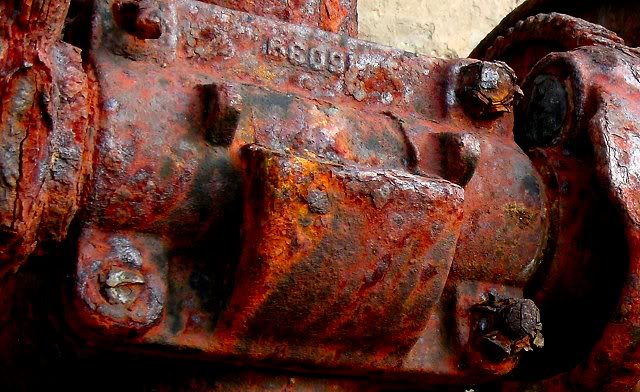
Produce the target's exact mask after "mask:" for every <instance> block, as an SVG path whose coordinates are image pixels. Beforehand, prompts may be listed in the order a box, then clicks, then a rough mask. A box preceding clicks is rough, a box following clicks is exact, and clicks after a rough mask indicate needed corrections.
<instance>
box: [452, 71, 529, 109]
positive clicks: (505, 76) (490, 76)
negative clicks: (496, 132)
mask: <svg viewBox="0 0 640 392" xmlns="http://www.w3.org/2000/svg"><path fill="white" fill-rule="evenodd" d="M456 94H457V95H458V98H459V99H460V101H461V102H462V104H463V105H464V108H465V110H467V112H469V114H471V115H472V116H474V117H477V118H482V117H490V116H492V115H499V114H501V113H508V112H511V111H512V108H513V106H514V105H515V104H516V103H517V101H518V100H520V98H522V96H523V94H522V90H521V89H520V87H519V86H518V84H517V77H516V74H515V72H513V70H512V69H511V68H510V67H509V66H508V65H507V64H505V63H503V62H500V61H496V62H489V61H478V62H475V63H471V64H468V65H465V66H463V67H462V68H461V69H460V75H459V78H458V88H457V89H456Z"/></svg>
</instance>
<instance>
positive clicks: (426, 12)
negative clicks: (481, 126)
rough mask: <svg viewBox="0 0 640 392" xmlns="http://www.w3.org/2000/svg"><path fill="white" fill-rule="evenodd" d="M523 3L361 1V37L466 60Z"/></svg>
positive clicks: (484, 0) (486, 0)
mask: <svg viewBox="0 0 640 392" xmlns="http://www.w3.org/2000/svg"><path fill="white" fill-rule="evenodd" d="M523 2H524V0H359V1H358V13H359V20H360V38H362V39H365V40H369V41H374V42H379V43H382V44H385V45H390V46H394V47H397V48H401V49H404V50H408V51H410V52H417V53H421V54H425V55H429V56H437V57H466V56H467V55H468V54H469V52H471V50H472V49H473V48H474V47H475V46H476V45H477V44H478V43H479V42H480V40H481V39H482V38H484V36H485V35H487V33H489V32H490V31H491V30H492V29H493V27H494V26H496V25H497V24H498V22H500V20H502V18H504V17H505V16H506V15H507V14H508V13H509V12H511V10H513V9H514V8H515V7H517V6H518V5H520V4H522V3H523Z"/></svg>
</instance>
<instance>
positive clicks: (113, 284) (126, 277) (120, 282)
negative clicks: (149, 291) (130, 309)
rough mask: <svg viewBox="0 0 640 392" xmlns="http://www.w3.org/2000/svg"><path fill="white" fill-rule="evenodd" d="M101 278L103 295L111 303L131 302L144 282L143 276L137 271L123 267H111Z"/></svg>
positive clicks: (138, 293) (136, 296) (128, 303)
mask: <svg viewBox="0 0 640 392" xmlns="http://www.w3.org/2000/svg"><path fill="white" fill-rule="evenodd" d="M101 280H102V281H101V284H102V292H103V295H104V296H105V299H106V300H107V301H109V303H110V304H112V305H117V304H123V305H130V304H132V303H133V302H134V301H135V300H136V299H137V298H138V296H139V295H140V291H142V285H143V284H144V283H145V280H144V277H143V276H142V274H140V273H139V272H138V271H132V270H127V269H123V268H112V269H111V270H109V272H108V273H107V275H106V276H104V277H103V279H101Z"/></svg>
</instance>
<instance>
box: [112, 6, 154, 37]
mask: <svg viewBox="0 0 640 392" xmlns="http://www.w3.org/2000/svg"><path fill="white" fill-rule="evenodd" d="M113 18H114V20H115V22H116V24H117V25H118V26H119V27H120V28H121V29H123V30H124V31H126V32H127V33H129V34H131V35H133V36H135V37H136V38H139V39H158V38H160V36H161V35H162V15H161V12H160V9H159V7H158V5H157V1H153V0H119V1H116V2H115V3H114V5H113Z"/></svg>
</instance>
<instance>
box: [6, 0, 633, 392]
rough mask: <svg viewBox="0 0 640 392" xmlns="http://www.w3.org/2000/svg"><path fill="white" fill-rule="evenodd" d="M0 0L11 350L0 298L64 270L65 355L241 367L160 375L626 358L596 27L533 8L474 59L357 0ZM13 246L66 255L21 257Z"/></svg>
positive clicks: (602, 369)
mask: <svg viewBox="0 0 640 392" xmlns="http://www.w3.org/2000/svg"><path fill="white" fill-rule="evenodd" d="M36 3H37V7H35V8H34V7H33V5H35V4H36ZM16 4H17V3H11V4H8V3H7V4H4V3H3V4H0V15H2V16H3V17H5V18H6V20H7V22H2V23H3V24H4V25H5V29H4V30H2V35H0V39H2V41H0V52H1V53H2V54H3V55H4V56H3V57H2V59H3V60H2V62H0V72H2V73H1V74H0V76H1V77H2V78H1V79H0V81H1V83H2V84H0V88H1V90H0V92H1V93H2V101H1V106H0V114H1V115H2V117H1V118H2V128H1V129H2V132H1V133H0V154H1V155H0V158H1V159H2V161H1V162H0V169H1V170H2V171H1V172H2V175H3V177H2V179H3V181H2V182H0V190H1V191H2V192H1V193H0V195H2V197H0V225H2V226H0V227H1V232H2V233H3V234H4V236H3V240H2V242H0V245H1V246H2V249H1V250H2V253H1V254H0V263H2V264H0V277H1V278H0V290H1V292H2V293H3V295H6V296H7V297H8V298H12V300H11V301H9V302H8V303H7V304H0V343H5V342H6V343H7V345H8V347H11V350H12V351H13V350H16V351H17V350H18V348H16V347H19V344H18V343H16V342H19V341H21V340H20V339H14V337H15V336H16V335H17V334H18V335H19V329H20V328H18V327H10V325H11V322H10V321H9V320H11V319H12V317H15V319H16V323H19V324H16V325H23V323H24V324H25V325H26V324H28V323H27V322H26V321H28V320H29V318H30V317H33V316H32V315H36V314H37V315H40V314H41V313H40V312H43V310H42V309H48V307H47V305H46V300H44V299H40V301H34V303H33V309H31V308H30V307H28V309H29V310H28V311H24V310H23V309H22V308H21V307H20V306H14V305H13V304H12V301H17V302H20V301H23V302H24V298H23V297H21V294H20V290H23V289H24V290H27V291H28V292H29V293H32V292H36V291H37V290H36V287H39V286H38V285H43V286H46V287H50V286H52V287H55V282H58V283H59V284H58V285H59V286H62V287H63V289H62V290H59V291H62V295H60V292H58V293H57V294H56V295H58V296H59V297H55V298H58V300H57V303H58V304H60V303H62V304H63V305H64V309H61V308H62V306H58V307H57V308H55V311H48V310H45V311H44V312H49V313H47V314H46V316H43V317H41V319H47V320H54V321H53V323H54V324H55V330H56V336H58V335H62V336H64V339H65V343H64V344H62V343H60V347H64V348H65V349H64V350H63V349H62V348H60V347H57V351H56V352H59V353H64V354H59V355H60V356H63V357H64V356H71V357H73V358H78V360H77V361H76V362H74V361H71V362H70V363H73V364H74V366H77V364H78V363H79V362H82V361H83V360H84V358H85V357H87V356H88V357H91V355H92V354H88V353H93V355H94V356H93V358H92V360H93V361H96V362H95V363H100V360H101V359H100V358H105V357H103V356H104V355H106V354H105V353H109V354H108V356H109V358H118V360H119V361H123V359H122V358H120V357H119V356H118V353H120V352H124V353H144V354H151V357H152V358H155V357H157V355H158V354H161V355H162V356H163V357H167V358H173V361H176V360H179V359H187V358H188V359H189V360H204V361H203V363H201V364H199V365H198V368H199V369H201V368H202V369H205V373H206V372H207V371H206V369H210V367H211V366H214V365H211V362H215V366H220V364H224V366H231V367H237V366H240V367H243V368H245V369H244V370H242V371H241V372H239V373H237V372H236V371H233V372H230V373H228V374H235V375H236V376H233V377H235V378H234V379H231V378H230V377H231V376H229V375H228V374H227V375H226V376H224V375H221V374H219V373H220V372H221V371H219V370H216V372H215V374H213V373H212V374H211V375H210V377H209V378H208V379H207V380H208V381H202V380H201V379H199V378H198V377H197V376H195V375H193V374H188V373H185V374H181V377H183V378H184V379H187V380H190V385H191V386H192V389H198V388H200V389H207V388H209V386H210V383H209V381H211V377H213V378H214V379H216V380H220V384H218V385H219V386H220V388H223V389H224V388H227V389H230V390H234V388H235V390H264V389H267V388H269V386H268V385H267V384H269V385H270V388H272V389H273V390H287V391H288V390H294V389H296V390H310V389H312V388H320V389H323V388H324V390H376V388H379V389H384V388H386V387H387V386H388V387H393V388H403V387H407V388H415V387H420V388H422V387H426V386H429V387H433V388H436V390H442V388H445V387H446V386H456V388H458V389H459V387H460V385H464V386H465V387H467V386H469V387H472V386H473V385H476V384H481V383H489V382H498V381H499V380H500V379H501V378H502V377H503V376H505V375H507V374H509V373H511V372H513V371H514V369H515V368H516V366H518V365H519V364H520V367H519V369H518V370H516V372H517V373H516V374H520V375H522V374H524V375H525V376H527V377H529V379H532V378H533V379H537V380H544V379H546V380H548V381H545V382H546V383H547V384H545V385H547V386H546V388H548V390H556V389H554V388H557V385H559V384H563V385H569V384H571V383H572V384H573V385H577V386H580V387H583V388H590V389H597V388H609V390H619V389H620V388H623V387H629V386H630V385H632V384H633V383H634V382H635V381H636V380H637V378H638V375H637V373H636V371H635V367H636V366H637V365H636V363H637V362H638V361H637V358H636V356H637V354H636V352H635V345H636V344H635V343H636V340H637V336H636V335H637V328H638V325H637V324H638V320H637V319H638V317H637V315H636V313H637V310H638V309H640V304H636V300H637V298H636V297H638V293H637V288H636V286H637V285H636V284H635V280H637V274H638V271H636V269H637V268H636V267H637V266H636V265H635V264H636V260H635V258H636V255H635V253H636V252H637V251H636V250H635V248H636V247H637V245H635V244H636V240H635V239H636V238H640V234H638V233H636V231H637V230H636V228H635V225H636V223H637V221H640V217H639V218H638V219H636V217H635V215H636V212H635V209H637V205H636V204H639V203H638V202H636V201H635V199H634V197H635V196H634V192H635V189H636V188H637V184H636V180H637V179H636V173H635V169H634V165H636V164H637V162H635V155H634V154H635V153H636V150H637V148H636V147H637V146H636V145H635V144H634V143H636V142H637V141H636V140H635V137H636V136H635V133H634V132H635V127H636V117H637V116H635V114H636V113H635V111H634V110H635V109H634V106H633V102H635V101H634V100H636V99H638V98H639V97H637V95H638V92H637V91H636V89H637V87H638V85H640V76H638V73H637V72H636V71H634V70H636V67H637V63H638V60H637V57H638V54H637V51H635V50H633V49H630V48H628V47H626V46H624V42H623V41H622V39H621V38H618V36H616V35H615V34H614V33H612V32H610V31H608V30H606V29H604V28H603V27H599V26H597V25H593V24H591V23H588V22H586V21H583V20H580V19H577V18H574V17H568V16H564V15H560V14H553V15H550V16H539V17H532V18H529V19H527V20H526V21H524V22H522V23H520V24H518V25H516V26H515V27H514V28H512V29H509V31H508V32H507V33H505V34H502V38H501V39H498V40H496V42H495V43H494V44H493V45H491V46H490V49H487V50H486V53H485V55H484V57H483V58H485V60H484V61H477V60H469V59H452V60H447V59H434V58H427V57H422V56H417V55H414V54H410V53H406V52H403V51H400V50H394V49H390V48H387V47H384V46H380V45H376V44H372V43H367V42H364V41H359V40H357V39H355V38H353V37H354V36H355V33H356V30H357V4H356V1H352V0H296V1H287V2H281V1H265V2H256V1H246V2H240V1H195V0H96V1H93V2H88V1H84V0H82V1H80V0H79V1H74V2H73V4H72V5H73V7H71V8H70V7H69V6H70V4H69V3H68V2H47V1H35V0H34V1H33V2H31V1H28V2H25V3H24V4H23V5H16ZM74 13H75V14H74ZM74 15H75V17H74ZM65 16H66V17H67V20H66V22H65ZM80 17H86V18H89V17H91V21H92V22H91V24H89V23H86V24H82V23H80V22H78V20H77V18H80ZM65 26H66V27H65ZM558 26H559V27H561V28H559V27H558ZM63 27H65V29H64V34H63ZM556 30H560V31H559V32H557V31H556ZM83 33H84V34H86V37H80V36H79V35H81V34H83ZM547 33H548V34H547ZM59 37H63V38H64V40H65V41H64V42H63V41H62V40H59ZM543 38H544V39H546V40H547V41H549V42H546V41H545V42H546V43H544V44H540V45H538V46H535V45H533V46H532V50H531V52H528V53H526V54H524V55H522V56H519V55H517V54H515V52H514V48H521V47H522V46H521V45H522V44H523V43H527V42H539V41H540V40H541V39H543ZM543 41H544V40H543ZM67 42H69V43H67ZM72 43H73V45H78V46H80V47H81V49H82V50H80V49H79V48H78V47H76V46H73V45H72ZM554 45H555V46H554ZM583 45H589V46H590V47H589V48H582V49H577V50H574V51H571V52H566V51H567V50H571V49H575V48H577V47H580V46H583ZM554 50H562V51H564V52H566V53H562V54H551V55H549V56H547V55H548V54H549V53H550V52H553V51H554ZM478 53H481V49H478ZM545 56H546V57H545ZM540 59H542V60H540ZM493 60H500V62H493ZM539 60H540V62H538V61H539ZM501 61H505V63H503V62H501ZM536 63H538V65H537V66H536V67H535V68H534V65H535V64H536ZM507 64H509V65H510V66H512V67H513V69H515V72H514V71H513V70H512V68H510V67H509V65H507ZM532 69H533V71H532ZM516 75H517V76H518V77H520V78H519V79H518V77H516ZM527 75H528V76H527ZM525 77H526V78H525ZM523 79H524V82H523ZM518 82H519V83H520V84H521V86H522V88H521V86H519V85H518V84H517V83H518ZM523 91H524V95H525V97H524V99H522V102H521V103H519V104H518V102H519V101H520V99H521V98H522V92H523ZM516 105H517V106H516ZM514 106H515V107H514ZM514 111H515V113H513V112H514ZM638 181H640V180H638ZM608 246H611V247H612V248H611V249H609V248H607V247H608ZM30 255H31V258H32V260H36V261H42V260H47V261H48V263H46V264H44V265H46V266H47V268H48V269H47V271H49V273H50V271H55V270H56V267H57V266H58V265H59V266H60V267H59V268H60V272H58V273H56V274H51V273H50V274H51V276H52V278H51V282H47V281H46V280H39V279H37V278H34V277H33V276H32V275H30V271H29V269H28V267H29V266H31V265H32V264H30V263H27V265H26V267H27V268H23V269H18V267H19V266H21V265H22V264H23V263H24V261H25V260H26V259H27V257H29V256H30ZM607 257H611V259H612V261H615V263H613V262H612V264H611V265H608V264H607V263H603V260H605V259H606V258H607ZM36 261H34V262H33V263H35V262H36ZM56 261H57V262H58V263H56ZM36 265H37V264H36ZM627 267H628V268H627ZM34 268H35V267H34ZM40 268H43V267H40ZM16 270H17V271H18V272H17V275H13V274H12V272H13V271H16ZM60 282H63V283H64V284H62V283H60ZM576 282H579V283H576ZM603 282H604V283H603ZM17 302H16V303H17ZM21 303H22V302H21ZM616 303H618V305H617V312H616V314H614V315H611V314H610V311H611V309H613V308H614V307H615V304H616ZM590 318H594V319H595V320H596V321H595V322H592V320H590ZM576 330H577V331H579V332H576ZM5 331H6V332H5ZM27 331H29V332H30V331H31V329H30V328H25V333H27ZM543 334H544V338H543ZM51 335H54V334H53V333H52V334H51ZM36 340H37V339H36ZM45 340H46V338H45ZM25 341H26V342H31V340H30V339H26V340H25ZM35 345H36V344H35V343H34V344H33V346H35ZM543 346H544V348H542V347H543ZM531 350H534V353H533V354H527V355H525V356H523V354H524V353H525V352H528V351H531ZM0 359H1V360H2V361H3V362H2V363H4V362H7V363H8V362H10V360H11V358H6V359H5V357H3V356H0ZM521 359H523V361H521ZM129 360H131V359H127V361H129ZM132 361H133V362H132V363H136V364H137V365H136V366H133V367H132V368H133V369H134V371H133V372H131V373H132V374H129V373H127V376H126V378H127V379H131V380H133V379H136V378H137V379H140V378H144V377H145V376H143V375H142V374H143V373H140V374H135V373H137V372H138V368H140V369H142V368H144V366H143V365H140V364H139V363H138V362H136V361H135V359H134V360H132ZM16 363H19V361H17V362H16ZM90 363H94V362H90ZM127 363H129V362H127ZM173 363H175V362H173ZM531 364H533V365H531ZM11 366H13V365H11ZM11 366H10V365H7V366H6V369H10V368H11ZM15 366H19V365H15ZM145 366H150V365H145ZM159 366H160V365H159ZM162 366H165V367H166V364H164V365H162ZM120 367H121V368H128V367H127V366H120ZM247 367H256V368H268V369H274V368H275V369H277V370H278V371H277V372H276V373H278V374H277V375H276V374H275V373H274V374H267V375H264V374H262V373H261V371H253V370H251V371H250V370H247V369H246V368H247ZM87 368H88V369H92V368H93V366H92V365H88V366H87ZM168 368H171V365H169V366H168ZM182 368H183V367H182ZM571 368H573V370H571V371H569V370H568V369H571ZM2 369H3V368H2V367H1V366H0V386H2V385H3V382H4V381H3V377H5V376H4V374H3V370H2ZM85 370H86V368H85ZM183 370H184V369H183ZM121 371H123V372H124V371H125V370H121ZM152 372H153V370H152ZM298 372H300V373H305V374H307V375H306V376H303V377H299V376H298ZM6 373H7V374H9V373H11V372H10V371H7V372H6ZM84 373H86V376H85V375H84ZM309 373H312V374H321V375H323V377H310V376H309V375H308V374H309ZM609 373H610V374H613V375H614V377H612V378H611V379H608V378H607V377H606V375H607V374H609ZM90 374H91V371H90V370H88V371H86V372H83V377H87V378H89V377H90V376H89V375H90ZM289 374H291V376H282V375H289ZM337 376H339V377H344V378H345V380H344V382H343V381H335V380H333V381H330V380H328V379H327V377H337ZM553 376H555V378H554V377H553ZM11 377H12V376H11V375H8V376H6V378H7V379H11ZM364 377H367V378H368V379H369V381H367V382H362V381H361V380H359V379H360V378H364ZM265 379H266V380H270V381H269V382H267V381H265ZM296 379H298V380H300V381H298V382H296ZM371 382H375V383H376V385H375V386H374V385H373V384H371ZM7 383H8V382H7ZM17 384H19V383H14V384H9V383H8V385H17ZM161 384H162V383H161ZM135 385H143V386H149V385H150V384H148V383H145V382H142V383H139V382H138V383H135ZM167 385H168V382H167ZM518 385H521V384H518ZM505 388H508V386H507V387H505ZM616 388H618V389H616Z"/></svg>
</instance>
